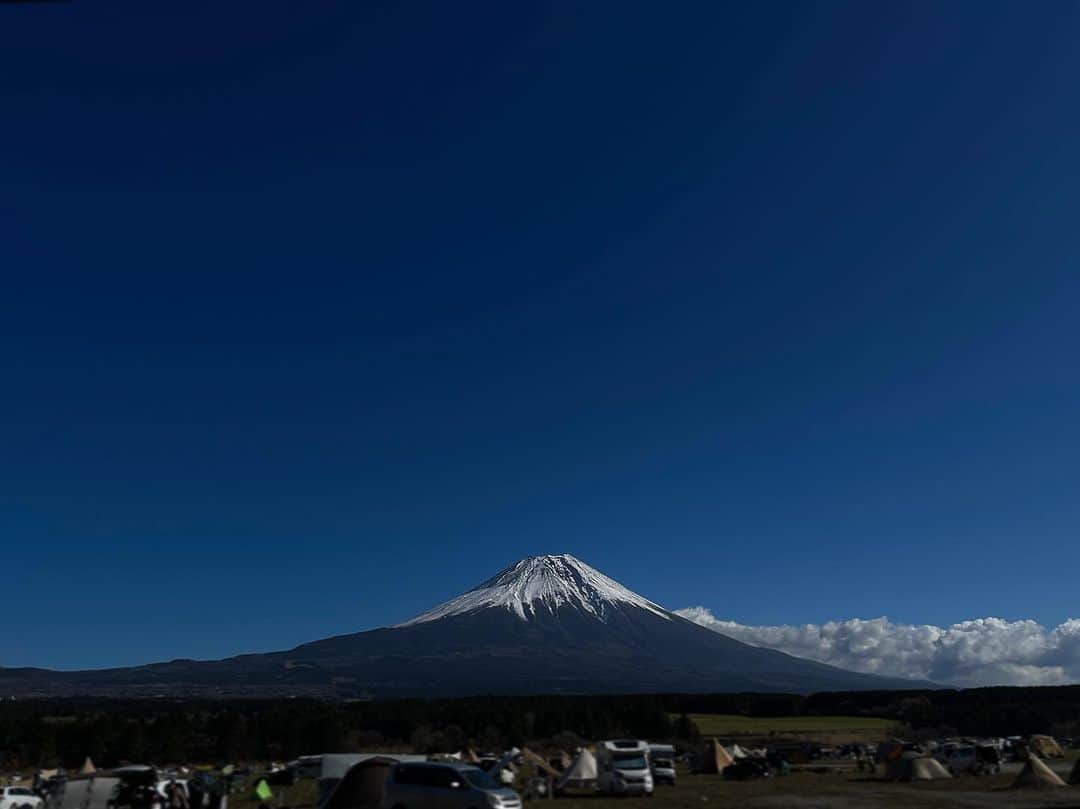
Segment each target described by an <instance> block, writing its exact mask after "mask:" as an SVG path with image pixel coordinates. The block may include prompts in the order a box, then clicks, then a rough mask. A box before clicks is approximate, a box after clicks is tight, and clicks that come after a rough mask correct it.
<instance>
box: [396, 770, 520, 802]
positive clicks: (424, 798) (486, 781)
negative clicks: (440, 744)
mask: <svg viewBox="0 0 1080 809" xmlns="http://www.w3.org/2000/svg"><path fill="white" fill-rule="evenodd" d="M382 805H383V809H521V797H520V796H519V795H518V794H517V793H516V792H514V790H512V789H509V788H508V787H504V786H503V785H502V784H500V783H498V782H497V781H496V780H495V779H494V778H492V777H491V776H490V775H489V774H488V773H486V772H484V771H483V770H481V769H480V768H479V767H476V766H473V765H471V764H453V763H441V762H438V763H437V762H415V763H413V762H409V763H404V764H396V765H394V766H393V767H392V768H391V769H390V774H389V775H388V776H387V779H386V789H385V791H384V792H383V802H382Z"/></svg>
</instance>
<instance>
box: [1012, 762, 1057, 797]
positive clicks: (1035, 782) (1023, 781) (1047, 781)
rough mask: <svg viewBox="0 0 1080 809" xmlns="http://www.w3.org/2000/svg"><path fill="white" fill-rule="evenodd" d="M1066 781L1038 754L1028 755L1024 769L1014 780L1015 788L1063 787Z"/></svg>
mask: <svg viewBox="0 0 1080 809" xmlns="http://www.w3.org/2000/svg"><path fill="white" fill-rule="evenodd" d="M1063 786H1065V782H1064V781H1062V780H1061V778H1060V777H1059V776H1058V774H1057V773H1056V772H1054V771H1053V770H1051V769H1050V768H1049V767H1048V766H1047V764H1046V762H1045V761H1043V760H1042V759H1041V758H1039V757H1038V756H1028V760H1027V763H1026V764H1025V765H1024V769H1022V770H1020V774H1019V775H1018V776H1016V780H1015V781H1013V788H1014V789H1015V788H1024V787H1063Z"/></svg>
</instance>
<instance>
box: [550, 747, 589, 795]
mask: <svg viewBox="0 0 1080 809" xmlns="http://www.w3.org/2000/svg"><path fill="white" fill-rule="evenodd" d="M596 776H597V769H596V756H594V755H593V754H592V753H590V752H589V751H588V750H582V751H581V752H580V753H578V754H577V758H575V759H574V761H573V763H572V764H571V765H570V766H569V767H568V768H567V770H566V772H564V773H563V774H562V777H561V778H560V779H559V783H558V784H556V786H557V787H558V788H559V789H574V788H577V789H580V788H582V787H590V786H593V785H594V784H595V783H596Z"/></svg>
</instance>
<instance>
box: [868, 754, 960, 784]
mask: <svg viewBox="0 0 1080 809" xmlns="http://www.w3.org/2000/svg"><path fill="white" fill-rule="evenodd" d="M885 778H887V779H888V780H889V781H937V780H939V779H943V778H952V776H951V775H949V771H948V770H946V769H945V768H944V767H943V766H942V764H941V762H940V761H938V760H937V759H936V758H932V757H930V756H927V755H923V754H922V753H916V752H914V751H909V752H907V753H904V754H903V755H901V756H900V757H899V758H896V759H893V760H892V761H889V762H887V763H886V764H885Z"/></svg>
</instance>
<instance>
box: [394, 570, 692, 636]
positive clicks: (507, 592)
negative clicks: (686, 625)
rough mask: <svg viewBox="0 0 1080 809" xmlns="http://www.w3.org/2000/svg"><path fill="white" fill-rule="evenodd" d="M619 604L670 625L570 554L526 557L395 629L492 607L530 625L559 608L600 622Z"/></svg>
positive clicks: (662, 612)
mask: <svg viewBox="0 0 1080 809" xmlns="http://www.w3.org/2000/svg"><path fill="white" fill-rule="evenodd" d="M623 604H629V605H632V606H634V607H640V608H641V609H644V610H648V611H649V612H651V613H654V614H656V615H659V616H660V617H661V618H664V619H667V620H671V616H670V614H669V613H668V612H667V610H665V609H664V608H663V607H661V606H659V605H658V604H654V603H653V602H651V601H649V600H648V599H647V598H642V597H641V596H639V595H638V594H637V593H634V592H632V591H630V590H628V589H626V588H625V587H623V586H622V585H621V584H619V583H618V582H617V581H615V580H614V579H609V578H608V577H607V576H605V575H604V574H603V573H601V572H600V571H599V570H596V569H595V568H592V567H589V566H588V565H587V564H585V563H584V562H582V561H581V560H579V559H575V558H574V557H573V556H570V555H569V554H560V555H558V556H529V557H527V558H525V559H522V560H521V561H520V562H517V563H515V564H513V565H511V566H510V567H508V568H506V569H505V570H504V571H502V572H501V573H499V574H498V575H496V576H494V577H493V578H491V579H488V580H487V581H485V582H484V583H483V584H480V585H478V586H477V587H474V588H473V589H472V590H469V591H468V592H467V593H463V594H461V595H460V596H458V597H457V598H452V599H450V600H449V601H447V602H446V603H445V604H440V605H439V606H437V607H435V608H434V609H431V610H428V611H427V612H425V613H424V614H423V615H418V616H417V617H415V618H413V619H412V620H410V621H406V622H405V623H403V624H398V626H411V625H413V624H421V623H424V622H426V621H437V620H439V619H440V618H446V617H448V616H451V615H465V614H468V613H473V612H476V611H478V610H482V609H488V608H491V607H500V608H503V609H506V610H508V611H510V612H512V613H514V614H515V615H517V616H518V617H519V618H520V619H521V620H523V621H527V620H529V617H530V616H532V615H535V614H536V612H537V610H538V609H546V610H548V611H549V612H551V613H554V612H555V611H556V610H558V609H560V608H562V607H571V608H575V609H578V610H581V611H583V612H586V613H588V614H590V615H593V616H595V617H597V618H599V619H600V620H604V619H605V618H606V617H607V616H608V615H609V614H610V613H611V612H612V610H617V609H618V608H619V606H620V605H623Z"/></svg>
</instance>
